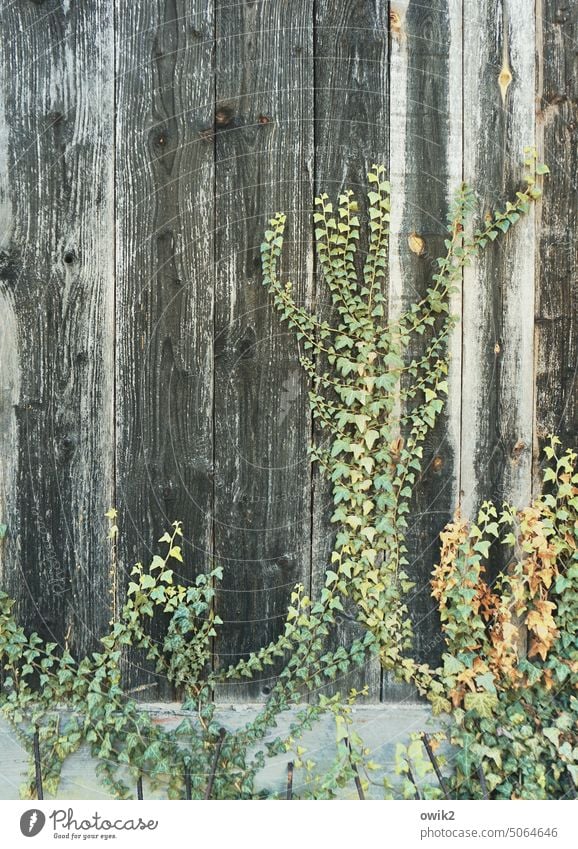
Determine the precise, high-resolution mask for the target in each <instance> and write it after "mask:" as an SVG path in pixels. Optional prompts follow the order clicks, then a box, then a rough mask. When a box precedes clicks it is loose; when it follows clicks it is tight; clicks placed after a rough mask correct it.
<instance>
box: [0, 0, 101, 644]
mask: <svg viewBox="0 0 578 849" xmlns="http://www.w3.org/2000/svg"><path fill="white" fill-rule="evenodd" d="M112 5H113V4H112V0H111V2H108V0H103V2H101V3H98V4H81V5H80V6H79V5H78V4H74V5H72V6H71V5H70V4H61V3H57V2H46V3H45V4H43V5H42V6H39V5H36V4H33V3H9V4H3V7H2V10H1V12H0V26H1V28H2V31H3V33H4V34H5V36H4V37H3V38H2V42H1V45H0V80H1V91H0V101H1V102H2V109H1V110H0V141H1V148H2V153H1V154H0V171H1V176H0V180H1V186H2V188H1V190H0V209H1V231H2V232H1V235H0V241H1V248H0V304H1V320H2V330H1V331H0V332H1V338H2V343H1V348H2V352H1V353H2V356H1V360H0V369H1V371H2V378H1V381H0V386H1V387H2V390H1V408H0V422H1V425H0V426H1V427H2V449H1V453H2V458H1V459H2V473H1V478H0V488H1V491H0V498H1V499H2V504H1V510H2V513H3V519H2V520H1V521H3V522H4V523H5V524H6V525H7V526H8V531H7V538H6V541H5V555H6V562H5V564H4V565H3V567H2V584H3V588H5V589H6V590H7V591H8V592H10V593H11V594H12V595H14V596H15V597H16V598H17V603H18V607H17V609H18V615H19V618H20V621H21V622H22V623H23V624H24V625H25V626H26V627H28V628H36V629H38V631H39V632H40V633H41V635H42V636H43V637H45V638H47V639H49V640H54V641H56V642H58V643H60V644H61V645H63V644H64V643H66V644H67V645H68V646H69V647H70V648H71V649H73V650H78V651H87V650H89V649H91V648H94V647H95V646H96V638H97V637H98V636H99V635H100V634H101V633H102V632H103V630H104V629H105V628H106V623H107V621H108V617H109V610H108V600H109V596H108V580H109V576H108V562H107V561H108V549H107V545H106V527H105V519H104V516H103V513H104V511H105V510H106V508H107V507H108V506H109V505H110V502H111V499H112V488H113V452H112V397H113V368H112V356H113V350H114V342H113V309H114V307H113V304H114V302H113V286H112V262H111V254H110V251H109V247H108V246H109V245H110V243H111V241H112V239H113V227H114V225H113V179H112V177H113V174H112V162H113V146H112V132H111V127H112V117H113V102H112V92H113V68H112V59H111V51H110V45H111V40H112V39H111V32H112ZM6 36H8V37H6Z"/></svg>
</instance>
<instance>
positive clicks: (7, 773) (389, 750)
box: [0, 703, 439, 799]
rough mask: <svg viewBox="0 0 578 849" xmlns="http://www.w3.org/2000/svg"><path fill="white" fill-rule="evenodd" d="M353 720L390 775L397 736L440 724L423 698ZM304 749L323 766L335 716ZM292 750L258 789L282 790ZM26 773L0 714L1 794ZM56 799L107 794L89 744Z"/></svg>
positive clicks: (376, 792)
mask: <svg viewBox="0 0 578 849" xmlns="http://www.w3.org/2000/svg"><path fill="white" fill-rule="evenodd" d="M143 708H145V709H146V710H149V711H151V712H152V713H153V714H154V717H155V721H158V722H159V723H162V724H163V725H169V726H170V725H171V724H177V723H178V722H179V721H180V719H181V718H182V716H183V712H182V711H180V710H179V708H178V706H176V705H175V706H174V707H173V706H171V705H168V704H162V705H161V704H158V705H146V706H144V705H143ZM258 709H259V706H258V705H252V704H247V705H236V706H223V707H222V708H220V709H219V711H218V717H219V721H220V722H221V724H222V725H223V726H224V727H225V728H227V729H230V730H234V729H236V728H239V727H241V726H242V725H244V724H245V723H247V722H248V721H249V720H250V719H252V717H254V715H255V713H256V712H257V710H258ZM298 710H299V708H294V709H292V710H290V711H287V712H286V713H285V714H282V715H281V716H280V717H279V719H278V724H277V728H274V729H272V731H271V733H270V736H269V738H268V739H269V740H273V739H275V738H277V737H279V736H283V735H284V734H286V733H287V731H288V728H289V726H290V724H291V722H292V721H293V720H294V718H295V714H296V712H297V711H298ZM352 719H353V725H354V728H355V729H356V731H357V732H358V734H359V735H360V736H361V738H362V739H363V741H364V743H365V745H366V746H367V748H368V749H370V750H371V759H372V760H374V761H376V762H377V763H379V764H380V765H382V766H383V767H384V772H387V773H388V775H390V777H391V776H392V774H393V764H394V756H395V746H396V744H397V743H399V742H407V740H408V737H409V735H410V734H411V733H412V732H419V731H427V732H428V733H432V732H433V731H435V730H436V729H438V728H439V723H438V722H436V721H435V720H434V718H433V717H432V716H431V712H430V710H429V708H428V707H427V706H425V705H422V704H415V703H411V704H408V703H403V704H380V705H361V706H357V707H355V708H352ZM299 745H300V746H303V747H304V748H305V749H306V750H307V753H306V755H305V756H304V757H306V758H310V759H312V760H313V761H315V762H316V764H317V768H318V770H323V768H324V767H327V766H328V765H329V764H330V763H331V761H332V759H333V757H334V755H335V721H334V719H333V717H332V716H325V717H323V718H322V719H320V720H319V721H318V722H316V723H315V724H314V726H313V728H312V730H310V731H307V732H306V733H305V734H304V735H303V736H302V738H301V739H300V740H299ZM290 759H291V755H289V754H287V755H280V756H277V757H275V758H269V759H267V760H266V764H265V769H263V770H262V771H261V773H260V774H259V776H258V780H257V789H268V790H269V791H271V792H272V793H281V794H283V793H284V792H285V787H286V774H287V773H286V771H287V762H288V760H290ZM26 774H27V753H26V752H25V751H24V750H23V749H22V747H21V744H20V741H19V740H18V738H17V737H16V736H15V734H14V733H13V731H12V729H11V728H10V726H9V725H8V723H7V722H5V721H4V720H0V799H18V798H19V787H20V785H21V784H22V782H23V781H24V780H25V778H26ZM300 775H301V773H300V771H299V770H296V771H295V776H294V791H295V794H296V795H299V789H300V783H301V781H302V778H300ZM375 780H376V782H379V781H380V773H377V772H376V774H375ZM368 795H369V796H370V797H371V796H373V797H375V798H383V795H382V793H381V792H380V789H379V787H375V788H373V789H372V790H371V791H370V793H369V794H368ZM144 796H145V798H163V796H162V795H158V794H156V795H155V794H153V793H151V792H150V791H149V790H148V788H147V785H146V781H145V783H144ZM343 796H344V797H345V798H357V793H356V790H355V786H354V785H353V784H352V786H351V787H350V788H344V793H343ZM57 798H59V799H106V798H110V797H109V796H108V795H107V793H106V791H105V790H104V788H103V787H102V786H101V784H100V782H99V781H98V779H97V777H96V774H95V769H94V761H93V759H92V758H91V757H90V754H89V753H88V751H87V749H86V748H84V749H81V750H79V751H78V752H77V753H76V754H74V755H73V756H71V757H70V758H69V759H68V760H67V761H66V763H65V764H64V767H63V771H62V781H61V784H60V791H59V794H58V796H57Z"/></svg>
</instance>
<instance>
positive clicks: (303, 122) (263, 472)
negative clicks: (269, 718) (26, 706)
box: [215, 0, 313, 700]
mask: <svg viewBox="0 0 578 849" xmlns="http://www.w3.org/2000/svg"><path fill="white" fill-rule="evenodd" d="M312 20H313V18H312V2H311V0H293V2H291V3H268V2H265V0H257V2H249V0H243V2H240V3H237V4H233V5H232V4H230V3H225V2H219V3H218V5H217V18H216V35H217V42H216V115H215V131H216V137H215V144H216V165H215V167H216V219H215V221H216V229H215V251H216V265H215V274H216V283H215V286H216V304H215V555H216V558H217V561H218V562H219V563H220V564H222V565H223V566H224V569H225V579H224V582H223V585H222V587H221V590H220V592H219V594H218V597H217V612H218V614H219V616H220V617H221V618H222V619H223V620H224V621H225V625H224V628H223V630H222V635H221V637H220V639H219V640H218V641H217V645H216V653H217V654H216V662H217V664H219V665H221V666H228V665H230V664H231V663H234V662H235V661H236V660H237V659H239V658H240V657H241V656H243V655H246V654H247V653H248V652H250V651H251V650H254V649H257V648H259V647H260V646H262V645H263V644H264V643H266V642H267V641H269V640H271V639H273V638H275V637H276V636H277V635H278V634H279V633H281V631H282V629H283V623H284V615H285V611H286V609H287V605H288V603H289V598H290V594H291V590H292V588H293V586H294V584H295V583H296V582H298V581H300V582H303V583H305V585H306V586H308V584H309V580H310V515H309V483H308V481H309V460H308V457H307V453H306V447H307V441H308V437H309V429H310V416H309V411H308V405H307V394H306V384H305V380H304V378H303V374H302V371H301V368H300V365H299V362H298V357H297V346H296V343H295V341H294V339H293V337H292V335H291V334H290V333H288V332H287V330H286V328H285V327H283V326H282V325H281V323H280V321H279V320H278V317H277V315H276V314H275V313H274V310H273V309H272V307H271V303H270V298H269V295H268V293H267V292H266V291H265V289H264V288H263V287H262V285H261V273H260V254H259V245H260V243H261V241H262V238H263V231H264V227H265V225H266V221H267V219H268V218H270V217H271V215H272V214H274V213H275V212H277V211H280V210H283V211H285V212H286V213H287V216H288V226H287V233H286V246H285V254H284V269H285V271H286V273H287V274H288V275H289V276H290V277H291V279H292V281H293V282H294V286H295V292H296V297H297V298H298V299H300V300H302V299H306V298H309V297H310V286H311V272H310V262H309V253H308V252H309V233H310V228H309V220H308V215H307V210H308V207H309V206H310V203H311V191H312V185H311V183H312V141H313V104H312V85H313V78H312V59H311V56H312ZM269 678H270V674H269V673H267V672H265V673H264V675H263V680H261V681H257V682H252V683H249V684H247V685H235V686H231V687H229V686H224V687H222V688H221V690H220V692H219V693H218V697H219V698H220V699H225V700H227V699H231V700H233V699H235V700H236V699H239V700H243V699H255V698H257V699H261V698H263V697H264V696H266V695H267V693H268V691H269V688H270V686H271V680H269Z"/></svg>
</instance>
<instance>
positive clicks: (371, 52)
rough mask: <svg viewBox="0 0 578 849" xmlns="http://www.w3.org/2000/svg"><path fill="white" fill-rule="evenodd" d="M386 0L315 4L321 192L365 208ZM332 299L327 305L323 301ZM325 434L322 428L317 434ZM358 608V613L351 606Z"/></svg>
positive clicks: (358, 681) (318, 551) (377, 130)
mask: <svg viewBox="0 0 578 849" xmlns="http://www.w3.org/2000/svg"><path fill="white" fill-rule="evenodd" d="M388 95H389V92H388V15H387V4H386V3H381V2H378V0H370V2H367V3H362V4H360V3H357V2H353V0H347V2H342V3H334V2H332V0H319V2H317V3H316V5H315V193H316V194H317V195H318V194H320V193H322V192H327V194H328V195H330V197H331V198H333V199H334V201H336V200H337V198H338V195H339V194H340V192H342V191H343V190H345V189H352V190H353V191H354V192H355V193H356V195H357V196H358V199H359V202H360V204H361V208H363V205H364V201H365V196H366V193H367V179H366V175H367V173H368V171H369V169H370V168H371V166H372V165H373V164H374V163H378V164H382V163H383V164H387V159H388V147H389V131H388V106H389V104H388ZM329 302H330V299H329V294H328V290H327V289H326V287H325V284H324V282H323V280H322V279H320V278H319V279H316V304H317V311H318V314H320V315H323V313H324V312H326V313H327V315H329V314H330V307H329ZM323 304H326V307H325V308H324V307H323ZM318 436H319V438H323V434H321V433H319V434H318ZM313 486H314V500H313V547H312V552H313V556H312V563H313V576H312V577H313V580H312V587H313V592H314V593H316V592H319V591H320V589H321V587H323V585H324V579H325V572H326V570H327V569H328V568H329V563H330V557H331V550H332V547H333V543H334V540H335V527H334V526H333V525H331V524H330V521H329V520H330V517H331V513H332V512H333V506H332V505H333V499H332V486H331V484H330V482H329V481H327V480H326V479H325V478H324V477H323V476H322V474H321V473H320V471H319V470H318V469H315V470H314V474H313ZM351 612H352V613H353V611H351ZM337 621H338V628H337V629H336V635H335V642H336V645H339V644H343V645H350V644H351V642H352V641H353V640H354V639H355V638H356V637H357V636H359V633H360V629H359V628H358V627H357V625H356V623H355V620H354V619H349V618H344V617H338V620H337ZM380 677H381V675H380V668H379V663H378V661H372V662H370V663H368V664H367V666H366V667H365V668H364V670H363V671H362V672H359V673H354V674H352V675H347V676H345V677H340V678H338V679H337V680H336V683H335V686H333V687H331V688H330V689H331V690H339V691H340V692H342V693H347V692H348V690H349V689H350V688H351V687H355V688H357V689H361V688H362V687H363V686H367V687H368V690H369V700H370V701H377V700H379V690H380Z"/></svg>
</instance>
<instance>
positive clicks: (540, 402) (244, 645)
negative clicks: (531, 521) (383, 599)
mask: <svg viewBox="0 0 578 849" xmlns="http://www.w3.org/2000/svg"><path fill="white" fill-rule="evenodd" d="M0 29H1V31H2V35H3V38H2V41H1V43H0V322H1V327H0V525H5V526H6V527H7V532H6V535H5V537H4V539H0V581H1V584H2V588H3V589H7V590H8V592H10V593H12V594H13V595H15V596H16V598H17V600H18V612H19V617H20V619H21V621H22V622H23V624H24V625H25V626H27V627H29V628H35V629H37V630H39V631H40V633H41V634H42V635H43V636H44V637H46V638H48V639H55V640H56V641H58V642H61V643H64V642H65V641H67V642H68V644H69V646H70V648H72V649H73V650H78V651H79V652H82V651H86V650H89V649H91V648H93V647H94V644H95V638H96V637H97V636H98V635H99V634H101V633H102V631H103V630H105V629H106V626H107V622H108V619H109V613H110V599H111V593H110V590H111V581H113V580H114V582H115V583H114V591H115V593H116V598H117V601H118V599H119V598H120V595H121V593H122V590H123V588H124V585H125V582H126V578H127V574H128V572H129V571H130V568H131V567H132V565H133V563H134V562H135V561H137V560H146V559H148V558H149V557H150V556H151V554H152V553H153V552H154V551H156V549H157V544H156V540H157V539H158V537H159V536H160V535H161V533H162V531H163V530H164V529H165V527H166V526H167V524H169V523H170V522H172V521H174V520H177V519H178V520H181V521H183V523H184V531H185V565H184V566H183V568H182V570H181V575H180V576H179V577H182V578H183V580H185V581H187V580H189V579H190V578H191V577H192V576H193V575H194V574H195V572H197V571H200V570H205V569H207V568H209V567H210V566H211V565H212V563H213V561H216V562H218V563H221V564H222V565H223V566H224V570H225V580H224V582H223V585H222V587H221V589H220V591H219V594H218V596H217V599H216V608H217V611H218V613H219V614H220V615H221V617H222V618H223V619H224V620H225V626H224V629H223V633H222V637H221V638H220V639H219V640H218V641H217V642H216V644H215V657H214V662H215V665H228V664H229V663H232V662H234V661H235V660H236V659H238V658H239V657H241V656H244V655H246V654H247V653H248V652H249V651H250V650H252V649H257V648H259V647H260V646H262V645H263V644H264V643H266V642H267V641H268V640H270V639H273V638H274V637H276V636H277V635H278V634H279V632H280V631H281V629H282V627H283V620H284V613H285V609H286V606H287V602H288V600H289V597H290V593H291V590H292V588H293V586H294V584H295V583H296V582H297V581H301V582H303V583H304V584H305V585H306V587H307V588H308V589H309V590H311V591H312V592H315V591H316V590H318V589H319V587H320V586H321V585H322V582H323V576H324V573H325V569H326V567H327V564H328V559H329V555H330V551H331V547H332V545H333V538H334V534H333V530H334V529H333V528H332V526H331V524H330V522H329V516H330V513H331V492H330V489H329V487H328V485H327V483H326V482H325V481H324V480H323V479H322V478H321V476H320V475H319V474H318V472H317V471H316V470H313V472H312V470H311V467H310V464H309V458H308V455H307V453H306V447H307V443H308V441H309V439H310V437H311V434H312V429H311V418H310V414H309V409H308V403H307V381H306V379H305V377H304V375H303V373H302V370H301V367H300V365H299V362H298V348H297V346H296V343H295V341H294V338H293V335H292V334H291V333H290V332H288V331H287V329H286V328H285V327H284V326H283V325H282V324H281V323H280V321H279V318H278V316H277V314H276V312H275V311H274V310H273V308H272V305H271V302H270V298H269V296H268V294H267V292H266V290H265V289H264V288H263V287H262V286H261V273H260V257H259V245H260V242H261V239H262V234H263V231H264V229H265V225H266V221H267V218H268V217H270V216H271V215H272V214H273V213H275V212H277V211H280V210H283V211H285V212H287V214H288V222H287V239H286V250H285V254H284V260H283V269H284V274H285V275H286V276H287V277H289V278H291V279H292V280H293V283H294V285H295V291H296V293H297V298H298V300H300V301H301V302H302V303H306V304H308V305H312V304H314V303H315V306H316V308H317V310H318V312H321V313H323V314H328V305H327V301H328V298H327V293H326V291H325V289H324V286H323V283H322V281H320V280H317V279H316V275H315V267H314V262H313V256H312V243H311V239H312V229H313V228H312V226H311V220H310V219H311V215H310V213H311V205H312V199H313V194H314V191H315V192H316V193H319V192H321V191H324V190H326V191H327V192H328V193H330V194H331V195H333V196H336V195H337V194H338V193H339V192H340V191H341V190H342V189H344V188H346V187H350V188H352V189H354V190H357V192H358V194H359V195H361V197H363V195H364V194H365V174H366V172H367V170H368V167H369V166H370V165H371V164H372V163H374V162H383V163H388V164H389V171H390V177H391V182H392V186H393V207H392V236H391V244H390V257H391V268H390V280H389V289H388V296H389V314H390V317H391V318H395V316H396V314H397V313H398V312H399V310H400V309H401V306H402V305H403V304H406V303H407V302H408V301H409V300H410V299H413V298H415V297H416V296H417V295H419V294H420V293H421V292H423V289H424V287H425V286H426V285H427V282H428V279H429V275H430V273H431V272H432V270H433V268H432V261H433V260H435V257H436V256H437V254H438V253H439V251H440V250H441V244H442V240H443V228H444V219H445V214H446V210H447V206H448V198H449V193H450V192H451V190H452V188H453V187H454V186H455V185H456V183H457V182H458V181H459V180H460V178H461V176H462V173H463V176H464V177H465V179H466V180H467V181H468V182H469V183H470V185H471V186H472V187H473V188H474V189H475V190H476V193H477V195H478V198H479V201H480V207H481V212H482V215H483V213H484V212H486V211H487V210H490V209H492V208H495V207H496V206H503V204H504V202H505V200H506V199H508V198H509V196H510V195H511V194H512V193H513V192H515V190H516V189H517V188H518V185H519V182H520V179H521V176H522V168H521V161H522V159H523V149H524V146H525V145H528V144H532V143H533V142H534V141H535V140H536V141H537V143H538V146H539V147H540V148H541V151H542V154H541V155H542V158H543V159H544V160H545V161H546V162H547V163H548V164H549V166H550V169H551V172H552V174H551V177H550V178H549V179H548V180H547V181H546V185H545V196H544V199H543V202H542V203H541V205H539V206H538V207H537V209H536V216H535V219H534V218H533V213H532V215H531V216H529V217H528V218H527V219H525V220H524V221H522V222H520V223H519V224H518V225H517V226H516V228H515V229H513V230H512V232H511V233H509V234H508V235H507V237H506V238H505V239H502V238H500V239H499V240H498V241H497V242H496V243H495V244H493V245H492V246H490V247H489V248H488V249H487V251H486V252H485V254H484V255H483V256H482V258H481V259H480V260H479V261H478V262H477V263H476V264H475V265H474V266H472V267H471V268H470V269H468V270H467V272H466V273H465V275H464V281H463V297H462V298H460V297H457V298H456V300H455V304H454V312H458V313H461V314H462V323H461V328H460V327H458V329H457V330H456V331H455V333H454V335H453V337H452V341H451V356H452V361H451V370H450V377H449V384H450V401H449V404H448V407H447V411H446V413H445V415H444V417H443V419H442V421H441V422H440V424H439V427H438V428H437V429H436V431H435V432H434V433H433V434H432V436H431V438H430V439H429V441H428V443H427V446H426V451H425V462H424V471H423V475H422V479H421V481H419V485H418V490H419V491H418V495H417V497H416V499H415V503H414V512H413V516H414V523H413V525H412V527H411V530H410V535H409V543H410V560H411V571H412V574H413V576H414V578H415V579H416V580H417V584H418V586H417V589H416V592H415V595H414V597H413V598H412V599H411V609H412V615H413V617H414V622H415V627H416V633H417V639H416V650H417V654H418V656H419V657H420V658H423V659H428V660H430V661H432V662H435V660H436V657H437V653H438V651H439V648H440V640H439V635H438V631H437V623H436V621H435V617H434V616H433V614H432V605H431V604H430V600H429V588H428V578H429V573H430V570H431V568H432V565H433V563H434V561H435V558H436V554H437V541H436V537H437V534H438V532H439V530H440V529H441V527H442V525H443V523H444V522H445V521H446V519H447V518H448V517H449V515H450V514H451V512H452V509H453V507H454V506H455V505H456V503H457V502H458V501H461V504H462V507H463V509H464V511H465V513H466V514H469V515H474V514H475V512H476V510H477V507H478V506H479V504H480V503H481V501H483V500H484V499H487V498H494V499H496V500H498V501H501V500H502V499H504V498H506V499H508V500H510V501H513V502H514V503H516V504H523V503H526V502H527V501H528V500H529V498H530V495H531V492H532V479H533V481H534V491H536V489H537V487H538V485H539V470H540V463H541V457H540V452H541V449H542V447H543V443H544V439H545V436H546V434H547V433H548V432H550V431H555V432H557V433H558V434H559V436H560V438H561V439H562V441H563V443H564V444H565V445H570V446H573V447H576V442H577V440H578V319H577V316H578V240H577V239H576V218H577V214H578V208H577V205H578V201H577V196H578V193H577V180H576V174H577V172H578V152H577V145H576V142H577V133H578V130H577V127H578V100H577V99H578V89H577V85H578V83H577V74H576V46H575V45H576V41H577V39H578V11H577V9H576V4H575V3H571V2H559V3H554V2H550V0H538V2H537V3H535V2H534V0H479V2H474V0H469V2H467V3H461V2H459V0H432V2H423V0H421V2H420V0H394V2H391V3H389V4H387V3H381V2H377V0H363V2H362V0H342V2H339V3H337V2H331V0H290V2H281V1H280V0H241V2H239V3H235V4H232V3H229V2H226V0H198V2H196V3H195V4H190V3H187V2H186V0H143V2H138V3H134V2H133V3H131V2H129V0H99V2H98V3H83V4H79V3H71V2H69V0H43V2H42V0H18V2H11V3H8V2H6V3H3V4H2V6H1V8H0ZM536 108H537V109H538V112H537V117H536ZM413 231H415V232H417V233H418V234H419V235H421V236H422V237H423V238H424V239H425V243H426V252H425V254H424V255H423V256H420V257H417V256H415V255H414V254H412V253H411V251H410V250H409V246H408V236H409V234H410V233H411V232H413ZM532 462H533V465H532ZM532 471H533V478H532ZM112 503H116V506H117V507H118V509H119V524H120V529H121V537H120V544H119V550H118V556H119V563H118V572H117V574H116V575H114V576H111V575H110V574H109V552H108V548H107V544H106V541H105V537H106V523H105V520H104V517H103V514H104V511H105V510H106V509H107V507H109V506H110V505H111V504H112ZM0 536H1V534H0ZM498 564H499V559H496V565H498ZM355 633H356V632H355V628H354V627H353V626H352V624H351V623H350V621H349V620H348V619H347V618H344V619H342V621H341V622H340V623H338V628H337V632H336V637H335V642H336V643H339V642H342V643H344V644H347V643H349V642H350V641H351V639H352V638H353V636H354V634H355ZM160 634H161V630H160V629H159V630H157V631H155V636H160ZM127 662H128V676H127V680H128V682H129V686H131V687H132V686H134V687H138V686H141V685H147V686H150V689H148V690H147V689H143V690H142V695H143V696H144V697H146V698H149V699H150V698H153V697H154V698H161V697H167V696H169V695H170V693H169V691H168V688H167V687H166V685H165V684H164V682H162V681H161V680H160V679H158V678H157V677H156V676H155V675H154V674H153V673H152V672H151V670H150V668H148V667H147V666H146V664H144V663H142V658H141V657H140V656H139V655H138V654H136V653H135V654H131V655H130V656H129V658H128V660H127ZM273 676H274V671H273V672H272V673H271V676H269V674H266V675H264V677H263V680H261V681H256V682H254V683H252V684H250V685H242V686H234V687H227V688H222V689H221V691H220V692H219V693H218V694H217V696H218V698H219V699H221V700H227V701H242V700H248V699H253V700H254V699H262V698H264V697H265V696H266V694H267V691H268V688H269V687H270V686H271V680H270V677H273ZM364 684H367V685H368V686H369V691H370V693H369V698H370V699H372V700H375V699H378V698H379V697H380V692H381V697H382V698H384V699H394V700H398V701H399V700H401V699H405V698H407V697H408V696H411V695H412V693H411V691H410V690H407V689H403V688H399V687H395V686H393V685H391V683H390V682H389V681H387V680H386V681H383V682H381V681H380V671H379V668H378V666H377V665H371V666H369V667H368V668H367V669H365V670H364V672H363V674H359V675H355V676H351V677H348V678H347V679H345V680H342V681H340V682H339V683H338V688H339V689H340V690H344V689H347V688H348V687H350V686H356V687H358V688H359V687H360V686H362V685H364Z"/></svg>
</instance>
